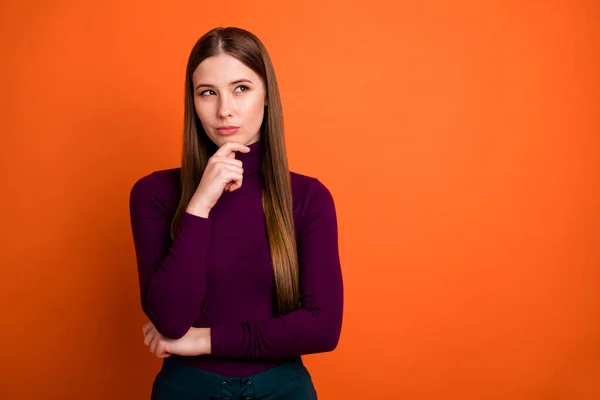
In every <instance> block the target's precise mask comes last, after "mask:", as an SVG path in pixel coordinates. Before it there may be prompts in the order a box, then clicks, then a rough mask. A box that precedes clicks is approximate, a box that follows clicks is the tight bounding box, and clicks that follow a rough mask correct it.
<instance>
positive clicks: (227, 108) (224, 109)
mask: <svg viewBox="0 0 600 400" xmlns="http://www.w3.org/2000/svg"><path fill="white" fill-rule="evenodd" d="M232 111H233V110H232V101H231V100H230V99H229V98H228V97H227V96H221V100H220V103H219V110H218V114H219V117H220V118H225V117H228V116H230V115H231V113H232Z"/></svg>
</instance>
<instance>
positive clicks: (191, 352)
mask: <svg viewBox="0 0 600 400" xmlns="http://www.w3.org/2000/svg"><path fill="white" fill-rule="evenodd" d="M142 332H143V333H144V344H145V345H146V346H148V347H149V348H150V352H151V353H152V354H154V355H156V356H157V357H158V358H166V357H169V356H170V355H171V354H178V355H181V356H199V355H203V354H210V328H190V330H189V331H188V332H187V333H186V334H185V335H184V336H183V337H181V338H180V339H171V338H167V337H164V336H163V335H161V334H160V332H158V330H156V328H155V327H154V324H152V322H148V323H147V324H146V325H144V327H143V328H142Z"/></svg>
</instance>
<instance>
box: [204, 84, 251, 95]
mask: <svg viewBox="0 0 600 400" xmlns="http://www.w3.org/2000/svg"><path fill="white" fill-rule="evenodd" d="M239 88H244V90H242V91H241V92H238V93H243V92H245V91H246V90H248V86H246V85H240V86H238V87H236V90H237V89H239ZM207 92H212V93H215V91H214V90H210V89H208V90H204V91H202V92H200V96H206V95H205V93H207Z"/></svg>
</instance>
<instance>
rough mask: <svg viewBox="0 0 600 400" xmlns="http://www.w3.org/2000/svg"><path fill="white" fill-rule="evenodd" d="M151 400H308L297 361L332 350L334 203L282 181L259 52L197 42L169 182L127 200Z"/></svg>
mask: <svg viewBox="0 0 600 400" xmlns="http://www.w3.org/2000/svg"><path fill="white" fill-rule="evenodd" d="M130 218H131V227H132V232H133V239H134V244H135V252H136V257H137V266H138V274H139V284H140V295H141V304H142V309H143V311H144V313H145V314H146V316H147V317H148V318H149V320H150V322H149V323H148V324H146V325H145V326H144V327H143V334H144V343H145V344H146V345H147V346H149V349H150V351H151V352H152V353H153V354H155V355H156V356H158V357H161V358H163V364H162V368H161V370H160V371H159V372H158V374H157V376H156V379H155V380H154V385H153V389H152V399H153V400H162V399H165V400H166V399H169V400H179V399H189V400H191V399H197V400H202V399H222V400H228V399H230V400H233V399H253V400H259V399H260V400H275V399H285V400H293V399H303V400H304V399H316V398H317V394H316V391H315V388H314V386H313V382H312V379H311V375H310V373H309V372H308V371H307V369H306V368H305V366H304V364H303V362H302V358H301V356H302V355H304V354H311V353H320V352H328V351H332V350H333V349H335V347H336V346H337V343H338V339H339V336H340V331H341V326H342V310H343V284H342V274H341V268H340V260H339V253H338V232H337V220H336V211H335V206H334V201H333V198H332V196H331V193H330V192H329V190H328V189H327V188H326V187H325V186H324V185H323V184H322V183H321V182H320V181H319V180H318V179H317V178H314V177H309V176H306V175H301V174H298V173H294V172H290V171H289V170H288V162H287V156H286V151H285V140H284V131H283V117H282V108H281V103H280V98H279V90H278V87H277V80H276V79H275V73H274V71H273V66H272V64H271V60H270V58H269V55H268V54H267V51H266V49H265V47H264V46H263V44H262V43H261V41H260V40H259V39H258V38H257V37H256V36H255V35H253V34H252V33H250V32H248V31H245V30H243V29H239V28H231V27H230V28H217V29H213V30H211V31H210V32H208V33H206V34H205V35H204V36H202V37H201V38H200V39H199V40H198V42H197V43H196V44H195V46H194V48H193V49H192V51H191V54H190V57H189V60H188V63H187V70H186V80H185V110H184V137H183V155H182V162H181V168H173V169H167V170H159V171H155V172H153V173H151V174H149V175H146V176H144V177H142V178H140V179H139V180H138V181H137V182H136V183H135V184H134V185H133V188H132V189H131V194H130Z"/></svg>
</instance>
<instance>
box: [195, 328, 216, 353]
mask: <svg viewBox="0 0 600 400" xmlns="http://www.w3.org/2000/svg"><path fill="white" fill-rule="evenodd" d="M192 329H194V330H195V331H196V332H195V335H194V337H195V342H196V345H195V346H194V347H195V348H196V349H197V352H196V353H197V355H204V354H211V343H210V328H192Z"/></svg>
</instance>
